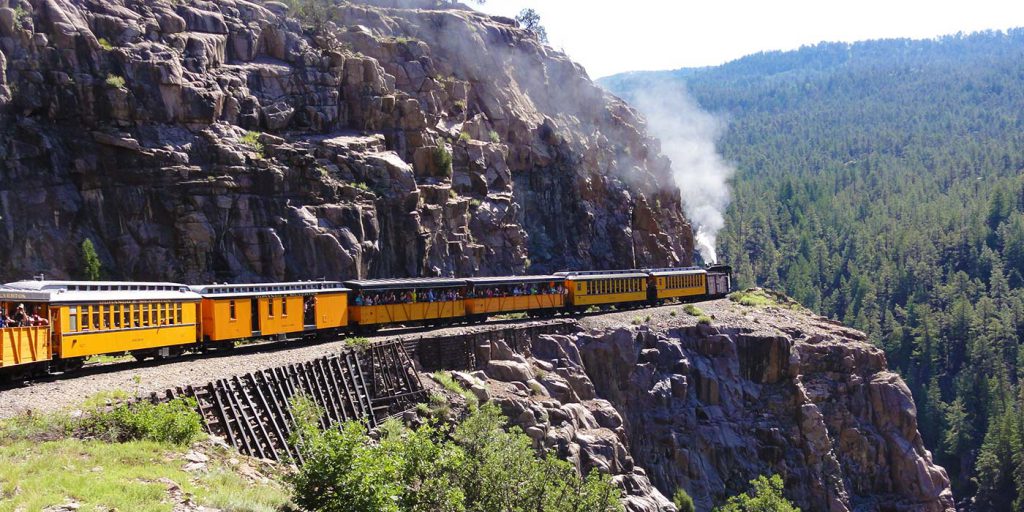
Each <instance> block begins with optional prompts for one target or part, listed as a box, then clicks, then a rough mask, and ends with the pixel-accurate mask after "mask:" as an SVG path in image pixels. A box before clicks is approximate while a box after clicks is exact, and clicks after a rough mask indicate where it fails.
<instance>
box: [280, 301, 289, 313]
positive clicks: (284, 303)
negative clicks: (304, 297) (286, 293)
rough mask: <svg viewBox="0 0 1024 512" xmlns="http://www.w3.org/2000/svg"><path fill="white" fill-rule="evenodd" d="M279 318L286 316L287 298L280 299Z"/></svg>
mask: <svg viewBox="0 0 1024 512" xmlns="http://www.w3.org/2000/svg"><path fill="white" fill-rule="evenodd" d="M281 316H288V297H281Z"/></svg>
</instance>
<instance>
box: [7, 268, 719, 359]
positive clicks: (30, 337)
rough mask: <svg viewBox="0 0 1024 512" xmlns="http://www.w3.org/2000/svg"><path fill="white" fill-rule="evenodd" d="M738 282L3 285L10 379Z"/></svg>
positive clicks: (617, 302) (674, 272)
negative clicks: (122, 359)
mask: <svg viewBox="0 0 1024 512" xmlns="http://www.w3.org/2000/svg"><path fill="white" fill-rule="evenodd" d="M731 286H732V269H731V267H729V266H728V265H709V266H706V267H685V268H653V269H633V270H613V271H612V270H606V271H571V272H557V273H554V274H550V275H523V276H507V277H470V278H411V279H365V280H350V281H343V282H342V281H300V282H288V283H253V284H210V285H198V286H189V285H184V284H178V283H163V282H124V281H56V280H45V279H43V278H41V277H40V278H37V279H33V280H24V281H17V282H12V283H7V284H5V285H0V312H2V313H3V314H2V315H0V325H2V326H0V378H4V377H7V378H9V377H12V376H24V375H26V374H32V375H35V374H45V373H53V372H60V373H68V372H73V371H74V370H77V369H80V368H81V367H82V366H83V365H84V363H85V361H86V359H88V358H90V357H93V356H101V355H113V354H130V355H133V356H135V358H136V359H140V360H142V359H147V358H164V357H170V356H175V355H180V354H182V353H184V352H187V351H207V350H217V349H225V348H232V347H234V346H235V344H237V343H240V342H244V341H248V340H255V339H268V340H280V341H283V340H295V339H301V338H311V337H312V338H323V339H331V338H334V337H337V336H343V335H351V334H354V333H359V334H362V333H369V332H373V331H376V330H378V329H380V328H383V327H395V326H444V325H453V324H469V323H478V322H483V321H486V320H487V319H488V318H489V317H492V316H496V315H510V314H523V313H525V314H526V315H529V316H531V317H552V316H556V315H576V314H580V313H583V312H585V311H587V310H590V309H592V308H601V309H611V308H616V309H623V308H638V307H647V306H654V305H659V304H664V303H666V302H670V301H671V302H691V301H698V300H705V299H712V298H719V297H723V296H725V295H726V294H727V293H729V291H730V289H731Z"/></svg>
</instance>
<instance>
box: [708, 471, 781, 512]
mask: <svg viewBox="0 0 1024 512" xmlns="http://www.w3.org/2000/svg"><path fill="white" fill-rule="evenodd" d="M750 485H752V486H754V488H753V489H752V490H751V491H748V492H744V493H741V494H738V495H736V496H733V497H731V498H729V501H727V502H725V505H723V506H721V507H719V508H716V509H715V511H716V512H800V509H799V508H797V507H795V506H793V504H792V503H790V502H789V500H787V499H786V498H785V497H784V496H783V495H782V478H781V477H779V475H772V476H771V477H770V478H766V477H765V476H764V475H761V476H759V477H757V478H755V479H754V480H751V481H750Z"/></svg>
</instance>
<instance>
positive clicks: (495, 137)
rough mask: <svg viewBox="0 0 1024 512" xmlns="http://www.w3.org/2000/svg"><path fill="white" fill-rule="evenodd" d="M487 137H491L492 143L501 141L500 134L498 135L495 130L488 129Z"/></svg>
mask: <svg viewBox="0 0 1024 512" xmlns="http://www.w3.org/2000/svg"><path fill="white" fill-rule="evenodd" d="M487 137H488V138H489V139H491V142H493V143H495V144H497V143H499V142H501V136H499V135H498V132H496V131H494V130H491V131H490V132H489V133H488V134H487Z"/></svg>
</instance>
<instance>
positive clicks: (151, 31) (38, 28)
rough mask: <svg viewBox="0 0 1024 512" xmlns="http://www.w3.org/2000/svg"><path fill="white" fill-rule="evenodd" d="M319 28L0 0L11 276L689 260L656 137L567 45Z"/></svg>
mask: <svg viewBox="0 0 1024 512" xmlns="http://www.w3.org/2000/svg"><path fill="white" fill-rule="evenodd" d="M413 3H414V2H413ZM427 3H428V2H424V4H427ZM378 4H383V2H378ZM404 4H406V5H408V4H410V2H404ZM429 4H433V2H429ZM328 14H329V18H330V20H331V21H328V22H327V23H326V24H323V25H322V26H318V27H317V28H313V27H311V26H309V25H304V24H302V23H300V22H299V21H297V20H295V19H293V18H290V17H288V13H287V8H286V7H284V6H283V5H282V4H280V3H276V2H265V3H261V2H250V1H246V0H224V1H218V2H210V1H203V0H188V1H184V2H182V1H170V0H157V1H142V0H0V176H2V184H0V219H2V222H0V224H2V225H0V227H2V229H0V243H2V244H3V245H4V247H5V248H6V250H5V251H4V252H3V254H2V256H0V277H2V278H4V279H14V278H23V277H25V276H26V275H27V274H30V273H40V272H42V273H46V274H47V275H49V276H53V277H64V276H68V275H73V274H75V271H76V269H77V267H78V261H79V255H78V248H79V246H80V244H81V243H82V241H83V240H84V239H87V238H88V239H91V240H92V241H93V243H94V244H95V245H96V247H97V250H98V252H99V255H100V258H101V260H102V262H103V264H104V267H105V269H106V272H107V273H108V276H109V277H112V278H132V279H168V280H176V281H185V282H204V281H209V280H218V281H225V280H230V281H244V280H286V279H308V278H319V277H326V278H335V279H336V278H349V277H357V276H358V277H367V276H369V277H379V276H388V277H390V276H408V275H452V274H459V275H471V274H500V273H508V272H522V271H524V270H526V269H527V267H530V268H531V269H532V270H534V271H550V270H556V269H560V268H572V267H575V268H608V267H635V266H645V265H673V264H685V263H689V262H690V261H691V251H692V241H691V238H692V237H691V233H690V228H689V225H688V224H687V222H686V220H685V219H684V218H683V215H682V212H681V207H680V203H679V194H678V190H676V189H675V188H674V186H673V185H672V180H671V178H670V172H669V166H668V162H667V160H666V159H665V158H664V157H663V156H661V155H660V153H659V149H658V144H657V142H656V141H655V140H653V139H651V138H649V137H648V136H647V135H646V133H645V131H644V128H643V125H642V122H641V121H640V120H639V118H638V116H637V115H636V113H635V112H634V111H633V110H631V109H630V108H629V107H627V106H626V105H625V104H624V103H622V102H620V101H619V100H617V99H615V98H613V97H612V96H610V95H608V94H607V93H605V92H603V90H602V89H600V88H599V87H597V86H595V85H594V84H593V83H591V81H590V80H589V79H588V78H587V76H586V73H585V72H584V71H583V69H581V68H580V67H579V66H578V65H576V64H574V63H573V62H572V61H570V60H569V59H568V58H567V57H566V56H565V55H563V54H561V53H559V52H557V51H554V50H552V49H551V48H548V47H545V46H543V45H541V44H539V43H537V41H536V40H534V39H533V38H532V37H531V36H530V34H529V33H528V32H525V31H523V30H520V29H518V28H517V27H516V26H515V23H514V22H512V21H510V20H506V19H502V18H491V17H487V16H484V15H481V14H478V13H475V12H473V11H470V10H466V9H463V8H458V7H453V8H448V9H430V10H426V9H415V8H408V7H395V6H391V7H388V6H385V5H370V4H362V3H354V2H352V3H350V2H342V3H340V4H339V5H338V6H337V7H335V8H333V9H331V10H330V12H329V13H328Z"/></svg>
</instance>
